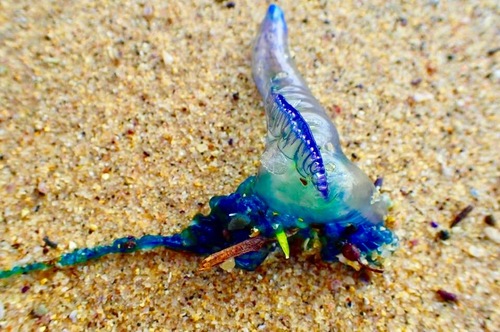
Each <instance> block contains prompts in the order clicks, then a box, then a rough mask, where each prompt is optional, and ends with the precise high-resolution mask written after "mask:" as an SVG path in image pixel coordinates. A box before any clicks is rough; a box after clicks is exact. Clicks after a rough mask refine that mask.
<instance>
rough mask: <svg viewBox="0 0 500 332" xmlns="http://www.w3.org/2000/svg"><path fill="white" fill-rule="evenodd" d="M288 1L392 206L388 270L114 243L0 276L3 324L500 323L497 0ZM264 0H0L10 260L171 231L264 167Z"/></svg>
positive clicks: (3, 256)
mask: <svg viewBox="0 0 500 332" xmlns="http://www.w3.org/2000/svg"><path fill="white" fill-rule="evenodd" d="M279 4H280V5H281V6H282V8H283V9H284V11H285V13H286V17H287V19H288V25H289V32H290V43H291V51H292V53H293V55H294V57H295V59H296V62H297V64H298V67H299V69H300V71H301V72H302V73H303V75H304V77H305V79H306V80H307V82H308V83H309V84H310V87H311V89H312V91H313V93H314V94H315V95H316V96H317V97H318V99H319V100H320V102H321V103H322V104H323V105H324V106H325V108H326V109H327V110H328V112H329V114H330V115H331V116H332V117H335V123H336V124H337V126H338V129H339V132H340V135H341V140H342V145H343V148H344V150H345V152H346V155H348V156H349V157H350V158H352V159H354V160H355V161H356V162H357V163H358V164H359V166H360V167H361V168H362V169H363V170H364V171H365V172H366V173H368V174H369V176H370V177H372V178H376V177H377V176H381V175H383V176H384V179H385V181H384V182H385V189H386V191H387V192H388V193H389V194H390V195H391V197H392V199H393V200H394V202H395V208H394V210H393V212H392V215H393V217H394V219H395V224H394V227H395V230H396V233H397V234H398V236H399V238H400V241H401V245H400V248H399V249H398V250H397V252H396V253H395V254H394V255H393V256H392V257H391V258H390V259H388V260H387V261H386V265H385V272H384V273H383V275H378V274H377V275H374V274H372V275H371V277H370V278H369V280H368V279H367V278H366V276H363V275H359V274H358V273H356V272H355V271H354V270H352V269H351V268H349V267H346V266H344V265H341V264H325V263H322V262H320V261H318V260H317V259H315V258H314V257H306V256H305V255H303V254H301V253H300V252H297V251H296V252H293V253H292V254H293V255H292V257H291V258H290V259H289V260H285V258H284V257H283V255H282V254H281V253H280V252H278V251H277V252H276V253H275V254H274V255H272V257H270V258H269V259H268V260H267V261H266V262H265V264H263V265H262V266H261V267H260V268H259V269H258V270H257V271H255V272H245V271H240V270H233V271H231V272H226V271H223V270H221V269H219V268H217V269H213V270H211V271H208V272H202V273H201V272H197V266H198V264H199V262H200V261H201V259H200V258H199V257H195V256H190V255H185V254H180V253H174V252H169V251H167V250H154V251H152V252H145V253H135V254H131V255H114V256H111V257H107V258H104V259H101V260H99V261H96V262H92V263H89V264H85V265H82V266H78V267H74V268H66V269H61V270H56V271H54V270H52V271H46V272H41V273H33V274H30V275H23V276H18V277H14V278H11V279H7V280H1V281H0V330H2V331H31V330H35V331H82V330H89V331H97V330H102V331H169V330H179V331H183V330H198V331H236V330H238V331H255V330H262V331H277V330H293V331H351V330H360V331H401V330H405V331H452V330H454V331H480V330H484V331H494V330H498V329H499V327H500V314H499V309H498V303H500V289H499V288H500V287H499V271H498V261H499V252H500V250H499V226H498V225H493V226H491V225H488V224H486V223H485V221H484V219H485V217H486V216H488V215H491V216H493V218H494V219H496V220H498V219H499V218H500V215H499V212H498V211H499V199H498V197H499V193H498V187H499V175H500V170H499V159H498V158H499V148H498V141H499V129H500V128H499V127H500V119H499V117H500V105H499V104H500V102H499V100H500V96H499V95H500V93H499V91H500V64H499V63H500V62H499V60H500V52H498V47H500V38H499V35H498V31H499V29H500V26H499V22H500V19H499V16H500V15H499V7H498V2H495V1H486V0H485V1H462V2H448V1H419V2H415V3H410V2H409V3H406V4H404V5H403V4H398V3H390V4H386V3H385V2H384V1H379V2H377V3H373V2H370V1H366V2H361V1H356V2H352V3H351V2H350V1H346V2H340V1H339V2H335V3H334V2H330V1H318V2H313V1H311V2H307V3H303V4H296V3H295V2H292V1H280V2H279ZM233 5H234V6H233ZM267 6H268V3H267V2H254V1H250V0H248V1H235V2H234V3H232V2H228V1H208V0H207V1H193V2H191V1H138V2H130V3H120V2H118V1H116V2H114V1H96V2H90V1H74V2H73V1H48V0H41V1H37V2H32V1H2V2H1V3H0V170H1V171H0V236H1V237H0V268H10V267H11V266H13V265H15V264H21V263H26V262H32V261H35V260H48V259H51V258H54V257H56V256H58V255H60V254H61V253H64V252H67V251H69V250H72V249H74V248H76V247H84V246H94V245H98V244H103V243H107V242H109V241H111V240H112V239H113V238H116V237H121V236H127V235H135V236H140V235H143V234H146V233H153V234H157V233H161V234H171V233H173V232H177V231H179V230H181V229H182V228H183V227H185V226H186V225H187V224H188V222H189V220H190V218H191V217H192V216H193V215H194V214H196V213H198V212H203V213H206V212H207V211H208V200H209V199H210V197H212V196H214V195H221V194H228V193H230V192H232V191H234V190H235V189H236V187H237V185H238V184H239V183H240V182H241V181H243V180H244V179H245V178H246V177H248V176H249V175H252V174H255V173H256V171H257V168H258V165H259V157H260V154H261V153H262V152H263V148H264V135H265V116H264V111H263V106H262V101H261V99H260V96H259V95H258V92H257V90H256V88H255V87H254V85H253V82H252V78H251V68H250V61H251V59H250V57H251V44H252V38H253V37H254V35H255V33H256V31H257V26H258V24H259V22H260V21H261V19H262V17H263V16H264V14H265V11H266V8H267ZM469 204H471V205H473V206H474V209H473V211H472V212H471V213H470V214H469V215H468V216H467V217H466V218H465V219H464V220H462V221H461V222H460V223H459V224H458V225H456V226H455V227H453V228H451V229H450V228H449V225H450V223H451V221H452V220H453V217H454V216H455V215H456V214H458V213H459V212H460V211H461V210H462V209H463V208H465V207H466V206H467V205H469ZM431 222H435V225H434V226H437V227H433V226H432V225H431ZM490 223H491V222H490ZM443 230H446V231H448V232H449V239H447V240H442V239H440V238H439V233H440V231H443ZM45 236H48V238H49V239H50V240H52V241H54V242H57V243H58V248H57V249H51V248H49V247H47V246H45V247H44V241H43V238H44V237H45ZM495 266H496V267H495ZM440 289H442V290H445V291H448V292H451V293H453V294H455V296H456V298H457V301H456V302H453V301H445V300H443V299H442V298H441V297H440V296H439V295H438V294H437V293H436V292H437V291H438V290H440Z"/></svg>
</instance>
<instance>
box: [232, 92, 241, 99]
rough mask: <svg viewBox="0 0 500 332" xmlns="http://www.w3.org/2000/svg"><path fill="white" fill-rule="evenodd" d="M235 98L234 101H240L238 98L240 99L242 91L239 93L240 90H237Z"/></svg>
mask: <svg viewBox="0 0 500 332" xmlns="http://www.w3.org/2000/svg"><path fill="white" fill-rule="evenodd" d="M233 100H234V101H238V100H240V93H239V92H235V93H233Z"/></svg>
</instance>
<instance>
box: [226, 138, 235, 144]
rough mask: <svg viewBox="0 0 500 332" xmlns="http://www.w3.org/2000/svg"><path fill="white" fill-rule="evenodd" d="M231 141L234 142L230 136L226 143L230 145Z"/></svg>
mask: <svg viewBox="0 0 500 332" xmlns="http://www.w3.org/2000/svg"><path fill="white" fill-rule="evenodd" d="M233 143H234V140H233V139H232V138H230V139H229V140H228V141H227V144H229V145H231V146H232V145H233Z"/></svg>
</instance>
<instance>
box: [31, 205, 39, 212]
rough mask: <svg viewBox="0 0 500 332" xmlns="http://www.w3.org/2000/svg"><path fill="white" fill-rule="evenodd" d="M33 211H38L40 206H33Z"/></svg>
mask: <svg viewBox="0 0 500 332" xmlns="http://www.w3.org/2000/svg"><path fill="white" fill-rule="evenodd" d="M33 211H35V212H38V211H40V204H38V205H37V206H35V209H34V210H33Z"/></svg>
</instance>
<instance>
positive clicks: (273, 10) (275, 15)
mask: <svg viewBox="0 0 500 332" xmlns="http://www.w3.org/2000/svg"><path fill="white" fill-rule="evenodd" d="M267 18H268V19H270V20H273V21H279V20H285V15H284V14H283V10H281V8H280V7H279V6H278V5H275V4H272V5H270V6H269V9H268V10H267Z"/></svg>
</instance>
